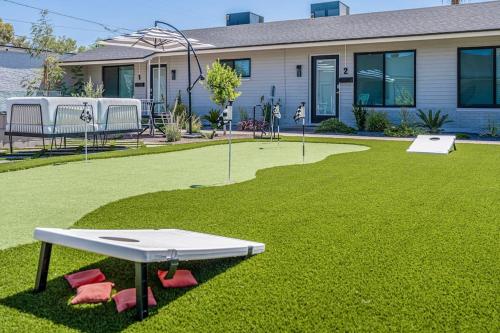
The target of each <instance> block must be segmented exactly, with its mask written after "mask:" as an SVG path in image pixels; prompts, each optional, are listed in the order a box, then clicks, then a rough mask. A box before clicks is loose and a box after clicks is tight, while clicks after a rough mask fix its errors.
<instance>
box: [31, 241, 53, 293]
mask: <svg viewBox="0 0 500 333" xmlns="http://www.w3.org/2000/svg"><path fill="white" fill-rule="evenodd" d="M51 253H52V244H51V243H45V242H42V246H41V248H40V257H39V259H38V271H37V273H36V281H35V290H34V291H35V292H36V293H39V292H42V291H45V289H47V276H48V274H49V264H50V255H51Z"/></svg>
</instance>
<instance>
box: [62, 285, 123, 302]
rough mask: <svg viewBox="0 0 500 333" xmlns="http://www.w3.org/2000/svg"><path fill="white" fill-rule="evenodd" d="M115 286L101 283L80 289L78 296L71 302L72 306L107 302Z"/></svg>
mask: <svg viewBox="0 0 500 333" xmlns="http://www.w3.org/2000/svg"><path fill="white" fill-rule="evenodd" d="M114 286H115V284H114V283H113V282H101V283H94V284H87V285H84V286H81V287H78V289H77V290H76V296H75V298H73V299H72V300H71V304H73V305H75V304H89V303H102V302H107V301H108V300H109V297H110V296H111V290H112V289H113V287H114Z"/></svg>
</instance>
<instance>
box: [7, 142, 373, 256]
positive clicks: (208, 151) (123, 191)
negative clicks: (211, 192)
mask: <svg viewBox="0 0 500 333" xmlns="http://www.w3.org/2000/svg"><path fill="white" fill-rule="evenodd" d="M366 149H368V148H367V147H363V146H359V145H346V144H342V145H341V144H328V143H314V144H307V153H306V160H305V162H306V163H314V162H318V161H320V160H323V159H325V158H326V157H327V156H329V155H333V154H340V153H347V152H356V151H363V150H366ZM227 151H228V146H227V145H219V146H210V147H204V148H198V149H192V150H185V151H179V152H172V153H166V154H156V155H144V156H133V157H124V158H116V159H105V160H91V161H89V162H88V163H85V162H74V163H68V164H61V165H51V166H44V167H39V168H34V169H28V170H21V171H16V172H7V173H2V174H0V189H1V191H2V196H1V198H0V207H1V215H0V233H1V234H2V235H3V236H2V237H1V238H0V249H4V248H8V247H11V246H15V245H19V244H24V243H29V242H31V241H32V232H33V229H34V228H35V227H37V226H43V227H69V226H71V225H72V224H73V223H75V222H76V221H77V220H78V219H79V218H81V217H82V216H84V215H85V214H87V213H89V212H91V211H93V210H95V209H97V208H99V207H100V206H102V205H105V204H107V203H110V202H113V201H116V200H119V199H123V198H127V197H131V196H136V195H139V194H145V193H151V192H158V191H169V190H175V189H188V188H199V187H207V186H217V185H225V184H227V173H228V166H227V165H228V154H227ZM297 163H302V148H301V144H300V143H297V142H281V143H279V144H278V143H266V142H247V143H238V144H234V145H233V166H232V181H234V182H242V181H246V180H249V179H252V178H254V177H255V173H256V172H257V171H258V170H260V169H265V168H270V167H276V166H283V165H291V164H297ZM168 205H169V206H172V207H174V206H176V205H177V204H176V203H175V202H170V203H168ZM144 213H145V216H146V215H147V212H144ZM138 226H140V221H138Z"/></svg>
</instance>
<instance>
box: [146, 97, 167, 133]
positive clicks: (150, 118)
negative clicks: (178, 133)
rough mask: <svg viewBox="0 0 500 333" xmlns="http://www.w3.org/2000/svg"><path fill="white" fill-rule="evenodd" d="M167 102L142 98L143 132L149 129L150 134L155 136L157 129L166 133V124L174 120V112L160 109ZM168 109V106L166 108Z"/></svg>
mask: <svg viewBox="0 0 500 333" xmlns="http://www.w3.org/2000/svg"><path fill="white" fill-rule="evenodd" d="M164 104H165V103H163V102H155V101H153V100H142V101H141V107H142V112H141V115H142V124H143V125H142V127H143V129H142V132H141V133H140V134H143V133H144V132H145V131H146V130H148V129H149V135H151V136H155V129H157V130H158V131H160V132H161V133H162V134H165V126H166V124H169V123H171V122H173V117H172V114H171V113H170V112H168V111H160V110H159V109H160V107H161V106H163V105H164ZM165 109H166V108H165Z"/></svg>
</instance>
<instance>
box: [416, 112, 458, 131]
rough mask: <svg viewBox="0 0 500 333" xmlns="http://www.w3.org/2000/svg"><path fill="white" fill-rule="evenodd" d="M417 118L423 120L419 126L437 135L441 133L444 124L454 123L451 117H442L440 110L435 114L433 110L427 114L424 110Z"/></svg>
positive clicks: (418, 113)
mask: <svg viewBox="0 0 500 333" xmlns="http://www.w3.org/2000/svg"><path fill="white" fill-rule="evenodd" d="M417 116H418V118H420V120H421V122H420V123H419V124H418V125H419V126H420V127H423V128H426V129H427V130H429V133H431V134H437V133H439V132H441V129H442V127H443V126H444V124H448V123H451V122H453V121H452V120H449V119H448V116H449V115H447V114H445V115H441V110H438V111H437V112H436V113H435V114H434V112H433V111H432V110H429V111H428V112H427V113H425V112H424V111H422V110H418V112H417Z"/></svg>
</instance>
